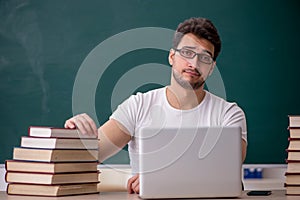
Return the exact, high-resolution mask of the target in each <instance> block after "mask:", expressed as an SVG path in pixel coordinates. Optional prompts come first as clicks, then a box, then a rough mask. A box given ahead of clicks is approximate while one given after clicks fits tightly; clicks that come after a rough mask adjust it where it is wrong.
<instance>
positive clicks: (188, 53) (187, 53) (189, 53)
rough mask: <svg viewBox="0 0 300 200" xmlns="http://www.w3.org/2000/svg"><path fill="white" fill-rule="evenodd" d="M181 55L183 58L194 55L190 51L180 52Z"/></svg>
mask: <svg viewBox="0 0 300 200" xmlns="http://www.w3.org/2000/svg"><path fill="white" fill-rule="evenodd" d="M181 53H182V54H184V55H185V56H190V57H191V56H193V55H194V53H193V52H192V51H190V50H182V51H181Z"/></svg>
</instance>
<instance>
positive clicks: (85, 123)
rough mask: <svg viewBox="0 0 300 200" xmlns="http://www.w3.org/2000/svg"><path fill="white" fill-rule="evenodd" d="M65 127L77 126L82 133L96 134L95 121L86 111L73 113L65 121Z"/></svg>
mask: <svg viewBox="0 0 300 200" xmlns="http://www.w3.org/2000/svg"><path fill="white" fill-rule="evenodd" d="M65 128H72V129H73V128H78V129H79V131H80V132H81V133H82V134H93V135H97V136H98V130H97V126H96V124H95V122H94V121H93V120H92V118H91V117H90V116H88V115H87V114H86V113H83V114H79V115H75V116H74V117H72V118H70V119H68V120H67V121H66V122H65Z"/></svg>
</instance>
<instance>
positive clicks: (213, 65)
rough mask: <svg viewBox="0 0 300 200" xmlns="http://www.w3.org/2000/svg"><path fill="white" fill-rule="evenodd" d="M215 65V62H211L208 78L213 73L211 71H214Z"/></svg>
mask: <svg viewBox="0 0 300 200" xmlns="http://www.w3.org/2000/svg"><path fill="white" fill-rule="evenodd" d="M216 64H217V62H216V61H214V62H213V64H212V66H211V68H210V70H209V73H208V76H210V75H211V74H212V73H213V71H214V69H215V66H216Z"/></svg>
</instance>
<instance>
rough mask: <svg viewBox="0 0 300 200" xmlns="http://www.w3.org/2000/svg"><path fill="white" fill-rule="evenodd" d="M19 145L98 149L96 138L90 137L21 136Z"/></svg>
mask: <svg viewBox="0 0 300 200" xmlns="http://www.w3.org/2000/svg"><path fill="white" fill-rule="evenodd" d="M21 147H27V148H42V149H98V140H97V139H91V138H84V139H83V138H41V137H26V136H24V137H22V138H21Z"/></svg>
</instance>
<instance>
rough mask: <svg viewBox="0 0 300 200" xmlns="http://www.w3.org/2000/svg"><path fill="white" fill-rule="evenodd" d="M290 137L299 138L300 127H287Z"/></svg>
mask: <svg viewBox="0 0 300 200" xmlns="http://www.w3.org/2000/svg"><path fill="white" fill-rule="evenodd" d="M288 130H289V132H290V138H300V127H288Z"/></svg>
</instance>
